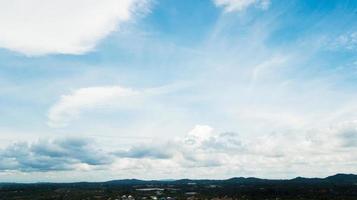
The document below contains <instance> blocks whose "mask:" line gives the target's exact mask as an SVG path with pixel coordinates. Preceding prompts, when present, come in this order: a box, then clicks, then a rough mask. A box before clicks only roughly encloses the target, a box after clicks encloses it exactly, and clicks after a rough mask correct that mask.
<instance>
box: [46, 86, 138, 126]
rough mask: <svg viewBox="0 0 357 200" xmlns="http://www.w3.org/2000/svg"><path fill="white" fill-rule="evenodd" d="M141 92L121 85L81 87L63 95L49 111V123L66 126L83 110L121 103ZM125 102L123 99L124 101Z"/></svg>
mask: <svg viewBox="0 0 357 200" xmlns="http://www.w3.org/2000/svg"><path fill="white" fill-rule="evenodd" d="M137 94H139V92H137V91H134V90H132V89H129V88H124V87H120V86H103V87H88V88H80V89H78V90H75V91H73V92H72V93H71V94H69V95H63V96H61V98H60V100H59V101H58V102H57V103H56V104H55V105H54V106H52V107H51V109H50V111H49V113H48V119H49V122H48V124H49V125H50V126H52V127H62V126H66V125H67V123H68V122H70V121H72V120H74V119H76V118H78V117H79V116H80V114H81V112H82V111H84V110H88V109H93V108H98V107H102V108H103V107H106V106H113V105H117V104H120V102H121V100H123V99H124V100H125V98H127V97H131V96H135V95H137ZM122 102H123V101H122Z"/></svg>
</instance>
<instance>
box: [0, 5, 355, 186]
mask: <svg viewBox="0 0 357 200" xmlns="http://www.w3.org/2000/svg"><path fill="white" fill-rule="evenodd" d="M355 152H357V1H352V0H327V1H324V0H316V1H302V0H291V1H281V0H202V1H201V0H101V1H96V0H74V1H73V0H72V1H70V0H48V1H40V0H27V1H22V0H12V1H7V0H0V182H77V181H107V180H115V179H127V178H137V179H146V180H152V179H154V180H158V179H168V178H170V179H182V178H190V179H226V178H231V177H259V178H269V179H289V178H294V177H297V176H302V177H326V176H330V175H333V174H338V173H351V174H357V154H356V153H355Z"/></svg>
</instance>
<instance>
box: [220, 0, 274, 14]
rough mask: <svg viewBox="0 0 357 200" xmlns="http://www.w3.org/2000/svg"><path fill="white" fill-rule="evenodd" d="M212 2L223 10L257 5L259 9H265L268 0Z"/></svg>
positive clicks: (227, 10)
mask: <svg viewBox="0 0 357 200" xmlns="http://www.w3.org/2000/svg"><path fill="white" fill-rule="evenodd" d="M214 3H215V4H216V5H217V6H219V7H223V8H224V10H225V12H233V11H242V10H244V9H246V8H248V7H250V6H253V5H255V6H257V7H259V8H261V9H267V8H268V7H269V5H270V0H214Z"/></svg>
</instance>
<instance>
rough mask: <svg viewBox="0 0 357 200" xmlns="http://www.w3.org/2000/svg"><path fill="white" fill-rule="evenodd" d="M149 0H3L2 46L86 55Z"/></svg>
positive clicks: (36, 52) (27, 51) (0, 6)
mask: <svg viewBox="0 0 357 200" xmlns="http://www.w3.org/2000/svg"><path fill="white" fill-rule="evenodd" d="M146 5H147V1H146V0H101V1H97V0H75V1H71V0H51V1H41V0H26V1H24V0H12V1H7V0H0V47H2V48H6V49H10V50H12V51H16V52H21V53H24V54H27V55H42V54H49V53H60V54H82V53H85V52H88V51H90V50H92V49H93V48H94V47H95V45H96V44H97V43H98V41H99V40H101V39H103V38H104V37H105V36H107V35H108V34H109V33H111V32H112V31H114V30H116V28H117V27H118V25H120V24H121V23H123V22H126V21H129V20H130V19H132V18H133V15H135V13H136V12H139V11H138V10H143V8H146V7H147V6H146Z"/></svg>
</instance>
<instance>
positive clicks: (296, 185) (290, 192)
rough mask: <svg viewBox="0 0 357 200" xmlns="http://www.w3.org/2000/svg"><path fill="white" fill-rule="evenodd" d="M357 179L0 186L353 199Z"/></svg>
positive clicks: (60, 194) (104, 196) (27, 191)
mask: <svg viewBox="0 0 357 200" xmlns="http://www.w3.org/2000/svg"><path fill="white" fill-rule="evenodd" d="M356 198H357V175H353V174H336V175H333V176H328V177H326V178H303V177H297V178H294V179H287V180H269V179H259V178H253V177H250V178H243V177H237V178H230V179H226V180H208V179H207V180H203V179H202V180H190V179H181V180H146V181H144V180H138V179H124V180H112V181H107V182H77V183H32V184H21V183H2V184H0V200H15V199H16V200H34V199H36V200H82V199H86V200H92V199H93V200H95V199H98V200H115V199H117V200H135V199H138V200H158V199H159V200H175V199H177V200H180V199H186V200H195V199H197V200H199V199H210V200H220V199H224V200H233V199H237V200H239V199H241V200H242V199H245V200H261V199H266V200H277V199H286V200H297V199H300V200H355V199H356Z"/></svg>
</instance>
